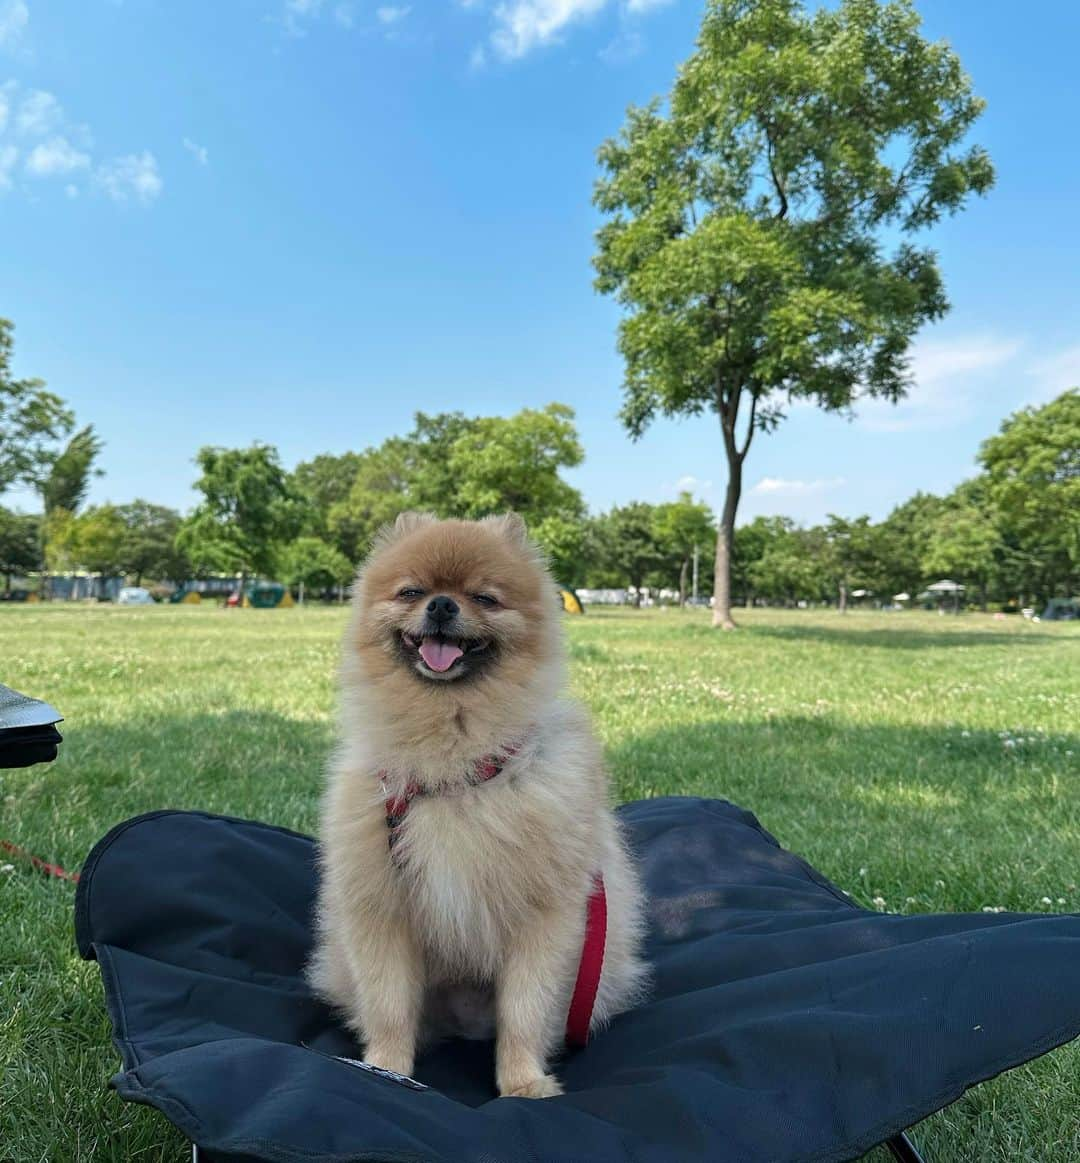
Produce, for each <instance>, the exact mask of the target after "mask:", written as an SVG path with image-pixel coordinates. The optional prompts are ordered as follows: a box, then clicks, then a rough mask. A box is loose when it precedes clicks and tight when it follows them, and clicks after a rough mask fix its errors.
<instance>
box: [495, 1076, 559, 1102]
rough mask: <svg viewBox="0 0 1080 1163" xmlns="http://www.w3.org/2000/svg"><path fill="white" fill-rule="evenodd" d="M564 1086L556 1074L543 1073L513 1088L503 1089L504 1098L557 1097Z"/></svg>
mask: <svg viewBox="0 0 1080 1163" xmlns="http://www.w3.org/2000/svg"><path fill="white" fill-rule="evenodd" d="M562 1092H563V1088H562V1086H560V1085H559V1080H558V1079H557V1078H556V1077H555V1075H554V1074H541V1075H540V1077H539V1078H533V1079H531V1080H530V1081H529V1082H526V1083H523V1084H522V1085H521V1086H518V1087H515V1088H514V1089H513V1090H507V1091H503V1098H555V1096H556V1095H559V1094H562Z"/></svg>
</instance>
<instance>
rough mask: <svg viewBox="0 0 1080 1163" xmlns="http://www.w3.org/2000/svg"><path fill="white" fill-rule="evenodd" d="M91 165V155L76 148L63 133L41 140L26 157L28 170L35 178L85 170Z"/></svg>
mask: <svg viewBox="0 0 1080 1163" xmlns="http://www.w3.org/2000/svg"><path fill="white" fill-rule="evenodd" d="M89 165H90V155H89V154H88V153H83V151H82V150H79V149H76V148H75V147H74V146H73V145H72V144H71V142H70V141H68V139H67V138H66V137H63V136H62V135H57V136H56V137H50V138H49V139H48V140H47V141H43V142H39V143H38V144H37V145H35V146H34V148H33V149H32V150H31V151H30V153H29V154H28V155H27V158H26V172H27V173H28V174H29V175H30V176H31V177H33V178H51V177H55V176H56V175H58V174H70V173H73V172H74V171H75V170H85V169H87V168H88V167H89Z"/></svg>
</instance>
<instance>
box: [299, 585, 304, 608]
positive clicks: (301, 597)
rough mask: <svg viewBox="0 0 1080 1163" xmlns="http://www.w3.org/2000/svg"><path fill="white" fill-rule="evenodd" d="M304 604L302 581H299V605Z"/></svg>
mask: <svg viewBox="0 0 1080 1163" xmlns="http://www.w3.org/2000/svg"><path fill="white" fill-rule="evenodd" d="M303 604H304V579H303V578H301V579H300V605H301V606H302V605H303Z"/></svg>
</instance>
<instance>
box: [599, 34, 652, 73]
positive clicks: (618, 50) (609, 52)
mask: <svg viewBox="0 0 1080 1163" xmlns="http://www.w3.org/2000/svg"><path fill="white" fill-rule="evenodd" d="M644 48H645V38H644V37H643V36H642V35H641V33H640V32H638V31H637V30H636V29H633V28H621V29H620V30H619V32H618V33H617V34H616V36H615V38H614V39H613V40H612V41H611V43H610V44H607V45H605V46H604V47H603V48H602V49H601V50H600V51H599V52H598V53H597V54H596V55H597V56H598V57H599V58H600V59H601V60H602V61H603V62H604V63H605V64H608V65H625V64H627V63H629V62H630V61H632V60H633V59H634V58H635V57H639V56H640V55H641V53H642V51H643V50H644Z"/></svg>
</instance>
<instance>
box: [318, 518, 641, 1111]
mask: <svg viewBox="0 0 1080 1163" xmlns="http://www.w3.org/2000/svg"><path fill="white" fill-rule="evenodd" d="M562 617H563V615H562V611H561V608H560V605H559V602H558V598H557V593H556V590H555V587H554V585H553V583H552V580H551V578H550V576H549V574H548V572H547V570H546V568H545V567H544V564H543V561H542V559H541V556H540V554H539V552H538V551H537V550H536V549H535V547H534V546H532V545H531V544H530V542H529V541H528V539H527V536H526V533H525V527H524V525H523V524H522V522H521V520H520V518H518V517H516V516H514V515H509V516H506V517H499V518H488V519H486V520H483V521H476V522H473V521H439V520H437V519H436V518H434V517H430V516H426V515H420V514H413V513H409V514H405V515H404V516H402V517H400V518H398V521H397V523H396V524H395V525H394V526H393V528H392V529H388V530H385V531H384V532H383V533H382V534H381V535H380V536H379V538H378V540H377V542H376V545H375V548H374V550H373V552H372V554H371V556H370V557H369V559H368V561H367V562H366V564H365V565H364V567H363V569H362V570H361V572H360V575H359V577H358V579H357V584H356V588H355V591H354V596H353V611H352V618H351V621H350V623H349V628H348V631H347V633H346V638H345V648H344V660H343V665H342V670H341V688H342V689H341V723H340V730H341V740H340V745H339V747H338V750H337V753H336V756H335V758H334V760H333V762H332V765H331V769H330V774H329V785H328V788H327V793H326V798H325V801H324V805H323V819H322V834H321V845H322V880H321V889H320V900H319V911H318V940H317V946H316V951H315V955H314V958H313V961H312V965H311V969H310V975H311V980H312V982H313V984H314V986H315V988H316V990H317V991H318V992H319V993H320V994H321V995H322V996H323V997H325V998H326V999H327V1000H329V1001H330V1002H331V1003H332V1004H334V1005H335V1006H337V1007H338V1008H339V1009H340V1010H341V1011H342V1012H343V1013H344V1016H345V1018H346V1020H347V1022H348V1023H349V1025H350V1026H351V1027H352V1029H354V1030H355V1031H356V1033H357V1034H358V1035H359V1037H360V1038H361V1040H362V1041H363V1042H364V1044H365V1057H366V1058H367V1061H368V1062H370V1063H371V1064H373V1065H375V1066H380V1067H383V1068H385V1069H389V1070H394V1071H396V1072H398V1073H400V1074H409V1073H411V1071H412V1069H413V1060H414V1056H415V1054H416V1049H417V1045H418V1043H419V1042H420V1041H421V1040H422V1039H426V1038H427V1037H428V1036H437V1035H439V1034H443V1033H447V1032H450V1033H459V1034H465V1035H466V1036H481V1037H482V1036H490V1035H491V1022H492V1019H494V1027H495V1034H496V1082H497V1085H498V1089H499V1093H500V1094H502V1095H519V1096H525V1097H530V1098H546V1097H549V1096H551V1095H556V1094H559V1093H561V1088H560V1086H559V1083H558V1081H557V1080H556V1079H555V1078H554V1076H553V1075H551V1074H548V1073H547V1063H548V1060H549V1058H550V1057H551V1055H552V1053H553V1051H554V1050H555V1048H556V1046H557V1045H558V1044H559V1043H560V1042H561V1040H562V1037H563V1034H564V1031H565V1030H566V1023H567V1010H568V1007H569V1005H570V1001H571V996H572V994H573V992H574V986H575V979H576V976H577V973H578V967H579V962H580V960H581V957H582V942H583V939H584V935H585V926H586V909H587V901H588V899H589V897H590V893H591V891H592V889H593V885H594V878H595V877H596V876H597V874H600V875H602V877H603V881H604V884H605V886H606V896H607V937H606V945H605V947H604V959H603V970H602V973H601V976H600V980H599V987H598V990H597V995H596V1000H595V1005H594V1008H593V1013H592V1028H593V1029H595V1028H596V1027H597V1026H598V1025H600V1024H602V1023H603V1022H605V1021H606V1020H607V1019H609V1018H610V1017H611V1016H612V1015H613V1014H615V1013H617V1012H619V1011H620V1010H623V1009H626V1008H627V1007H628V1006H630V1005H631V1004H633V1002H634V1001H635V999H636V998H637V997H638V995H639V994H640V992H641V990H642V987H643V983H644V980H645V966H644V964H643V962H642V961H641V960H640V958H639V947H640V938H641V928H642V921H641V915H642V900H641V889H640V886H639V883H638V879H637V875H636V872H635V870H634V867H633V865H632V863H631V860H630V858H629V856H628V854H627V851H626V848H625V847H624V844H623V841H622V838H621V836H620V832H619V827H618V824H617V822H616V820H615V817H614V815H613V813H612V811H611V809H610V806H609V803H608V791H607V783H606V778H605V774H604V766H603V761H602V758H601V754H600V749H599V747H598V745H597V743H596V741H595V739H594V738H593V735H592V731H591V729H590V727H589V723H588V721H587V719H586V716H585V714H584V712H583V711H582V709H581V708H580V707H578V706H577V705H576V704H574V703H571V702H569V701H567V700H566V699H565V698H564V697H562V689H563V684H564V653H565V651H564V646H563V641H562ZM388 805H389V808H388ZM391 820H393V822H394V826H391Z"/></svg>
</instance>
